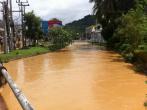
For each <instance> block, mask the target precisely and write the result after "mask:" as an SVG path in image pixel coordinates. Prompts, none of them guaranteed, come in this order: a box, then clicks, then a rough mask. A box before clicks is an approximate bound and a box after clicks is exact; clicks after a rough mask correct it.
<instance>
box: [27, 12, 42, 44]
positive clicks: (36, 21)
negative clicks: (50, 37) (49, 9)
mask: <svg viewBox="0 0 147 110" xmlns="http://www.w3.org/2000/svg"><path fill="white" fill-rule="evenodd" d="M24 19H25V26H26V27H27V29H26V36H27V38H29V39H31V40H33V41H34V43H35V42H36V40H38V39H39V38H40V37H41V35H42V31H41V26H40V21H41V19H40V17H37V16H36V15H35V14H34V12H33V11H31V12H28V13H26V14H25V17H24Z"/></svg>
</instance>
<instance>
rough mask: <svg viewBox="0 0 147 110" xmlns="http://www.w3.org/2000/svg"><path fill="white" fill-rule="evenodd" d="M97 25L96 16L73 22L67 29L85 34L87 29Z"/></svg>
mask: <svg viewBox="0 0 147 110" xmlns="http://www.w3.org/2000/svg"><path fill="white" fill-rule="evenodd" d="M95 24H96V19H95V16H93V15H87V16H85V17H84V18H82V19H80V20H77V21H73V22H72V23H68V24H66V25H65V29H68V30H71V31H74V32H76V33H83V32H85V29H86V27H89V26H91V25H95Z"/></svg>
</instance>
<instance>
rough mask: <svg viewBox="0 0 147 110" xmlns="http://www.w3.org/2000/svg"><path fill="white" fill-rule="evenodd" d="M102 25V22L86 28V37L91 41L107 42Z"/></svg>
mask: <svg viewBox="0 0 147 110" xmlns="http://www.w3.org/2000/svg"><path fill="white" fill-rule="evenodd" d="M101 32H102V26H101V25H100V24H97V25H92V26H90V27H87V28H86V39H87V40H90V41H91V42H97V43H105V40H104V38H103V36H102V35H101Z"/></svg>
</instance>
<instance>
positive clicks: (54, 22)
mask: <svg viewBox="0 0 147 110" xmlns="http://www.w3.org/2000/svg"><path fill="white" fill-rule="evenodd" d="M48 27H49V29H50V28H52V27H62V21H60V20H58V19H52V20H49V21H48Z"/></svg>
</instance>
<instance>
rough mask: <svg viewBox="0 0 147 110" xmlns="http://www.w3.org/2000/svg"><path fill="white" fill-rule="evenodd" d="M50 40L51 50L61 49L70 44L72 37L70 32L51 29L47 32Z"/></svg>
mask: <svg viewBox="0 0 147 110" xmlns="http://www.w3.org/2000/svg"><path fill="white" fill-rule="evenodd" d="M49 37H50V38H51V44H52V45H51V47H50V49H51V50H57V49H62V48H64V47H66V46H68V45H69V44H70V43H72V35H71V34H70V32H68V31H66V30H64V29H62V28H53V29H51V30H50V32H49Z"/></svg>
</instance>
